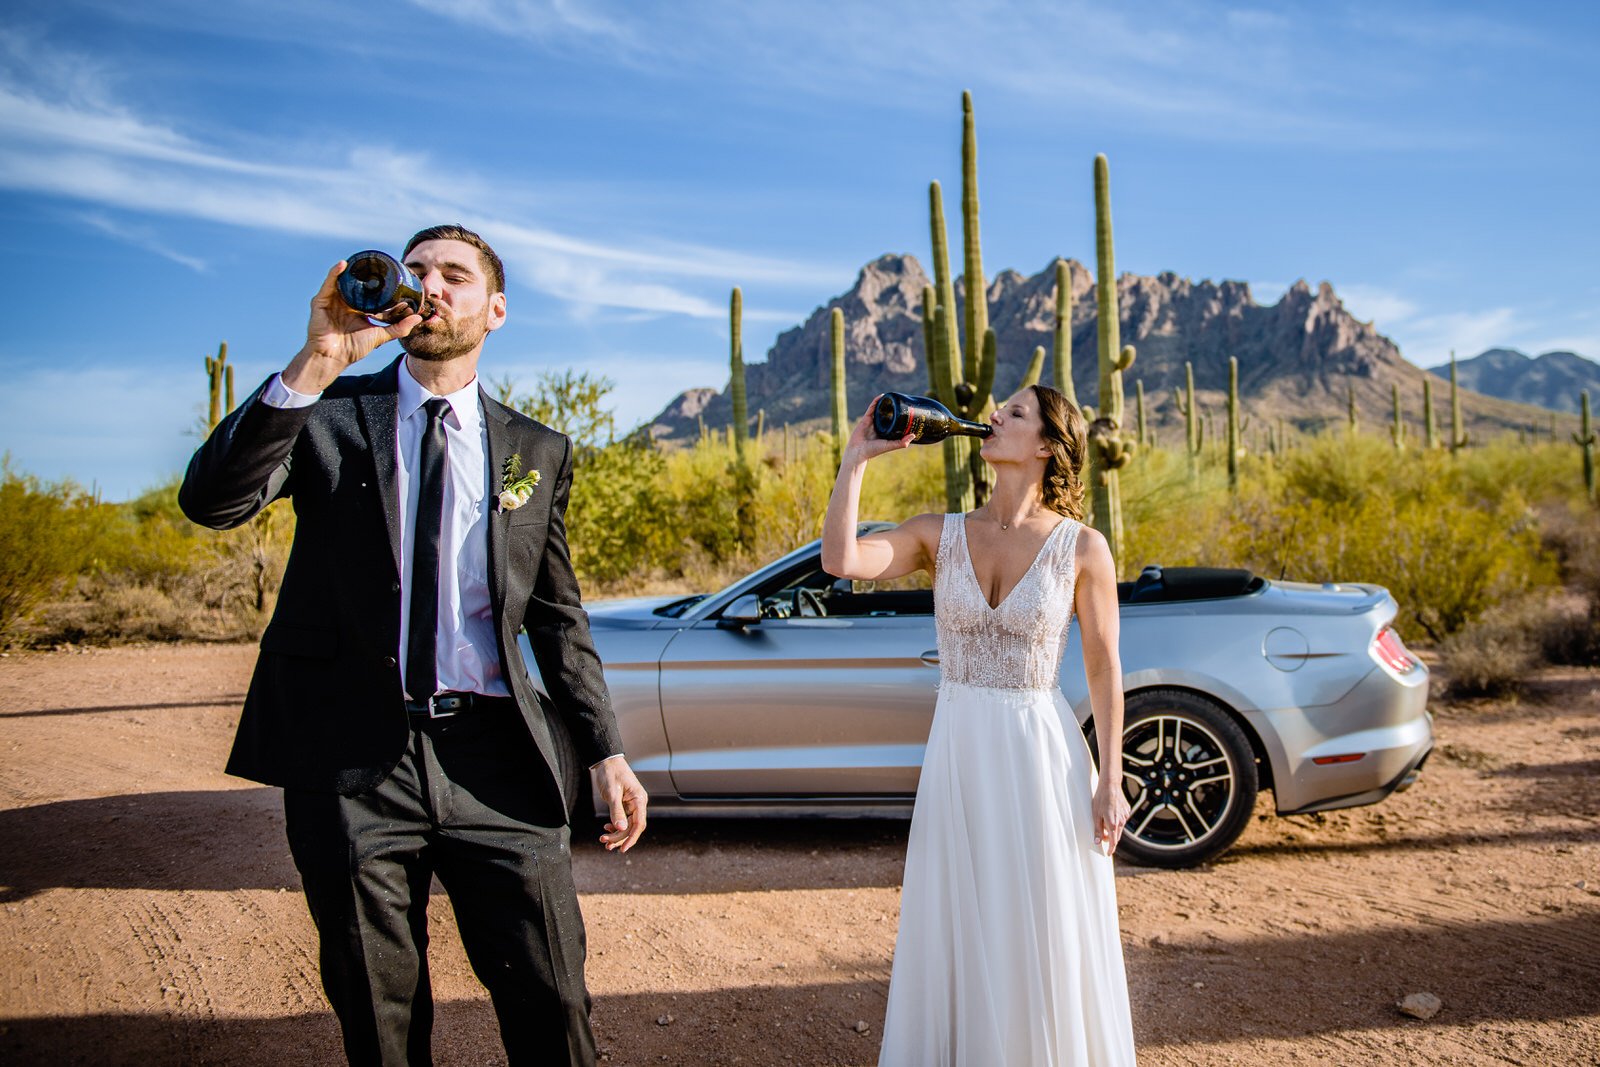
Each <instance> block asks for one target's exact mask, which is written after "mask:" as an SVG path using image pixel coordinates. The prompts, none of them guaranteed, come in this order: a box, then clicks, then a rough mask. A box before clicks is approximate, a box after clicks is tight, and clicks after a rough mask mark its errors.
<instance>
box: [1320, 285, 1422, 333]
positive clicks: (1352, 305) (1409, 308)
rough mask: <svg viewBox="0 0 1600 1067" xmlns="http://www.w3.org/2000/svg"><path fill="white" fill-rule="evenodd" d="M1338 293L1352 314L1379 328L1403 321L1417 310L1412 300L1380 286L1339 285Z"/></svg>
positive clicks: (1385, 327)
mask: <svg viewBox="0 0 1600 1067" xmlns="http://www.w3.org/2000/svg"><path fill="white" fill-rule="evenodd" d="M1338 293H1339V297H1340V299H1341V300H1343V301H1344V306H1345V308H1346V309H1347V310H1348V311H1349V312H1350V313H1351V314H1352V315H1354V316H1355V317H1356V318H1358V319H1361V320H1363V321H1366V322H1370V323H1373V324H1374V325H1375V326H1377V327H1378V329H1380V330H1383V329H1387V328H1390V327H1393V326H1395V325H1397V324H1399V323H1401V322H1404V321H1405V320H1407V319H1409V318H1411V317H1412V316H1413V315H1415V314H1416V313H1417V310H1418V309H1417V305H1416V303H1415V302H1414V301H1412V300H1409V299H1407V298H1406V297H1404V296H1401V295H1400V294H1399V293H1397V292H1394V291H1393V290H1390V289H1386V288H1384V287H1382V286H1376V285H1362V284H1360V283H1353V284H1347V285H1341V286H1339V287H1338Z"/></svg>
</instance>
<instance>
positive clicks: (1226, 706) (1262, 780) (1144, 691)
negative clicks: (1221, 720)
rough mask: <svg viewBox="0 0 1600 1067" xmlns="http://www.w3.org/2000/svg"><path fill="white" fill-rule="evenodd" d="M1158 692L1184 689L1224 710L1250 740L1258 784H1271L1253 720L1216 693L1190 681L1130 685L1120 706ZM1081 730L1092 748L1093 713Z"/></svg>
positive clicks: (1269, 762)
mask: <svg viewBox="0 0 1600 1067" xmlns="http://www.w3.org/2000/svg"><path fill="white" fill-rule="evenodd" d="M1158 692H1165V693H1186V694H1188V695H1189V696H1195V697H1199V698H1200V699H1202V700H1209V701H1210V702H1211V703H1213V704H1215V705H1216V706H1217V707H1218V708H1219V709H1221V710H1222V711H1223V712H1224V713H1226V714H1227V716H1228V718H1230V719H1232V720H1233V722H1234V725H1236V726H1238V727H1239V731H1240V732H1241V733H1243V734H1244V737H1245V740H1246V741H1248V742H1250V751H1251V752H1252V753H1253V754H1254V755H1255V759H1256V778H1257V780H1258V782H1259V784H1260V788H1262V789H1272V788H1273V780H1274V774H1273V767H1272V757H1271V754H1270V753H1269V752H1268V751H1267V746H1266V744H1265V743H1264V742H1263V741H1262V740H1261V734H1260V733H1259V732H1258V731H1257V730H1256V727H1255V724H1253V723H1252V722H1251V721H1250V719H1249V718H1248V717H1247V716H1245V715H1244V714H1243V713H1242V712H1240V711H1239V709H1238V708H1236V707H1234V706H1233V705H1232V704H1230V703H1228V702H1227V701H1226V700H1224V699H1223V698H1221V697H1220V696H1218V695H1217V694H1216V693H1211V692H1207V691H1206V690H1204V689H1200V688H1197V687H1195V686H1192V685H1174V684H1171V683H1163V684H1150V685H1142V686H1139V687H1138V688H1137V689H1129V690H1127V691H1126V692H1124V693H1123V694H1122V703H1123V706H1124V707H1126V706H1127V705H1128V703H1129V702H1131V701H1132V700H1133V699H1134V698H1135V697H1141V696H1142V697H1148V696H1150V695H1151V694H1153V693H1158ZM1083 734H1084V737H1085V738H1087V739H1088V740H1089V742H1090V751H1094V745H1093V742H1094V716H1093V715H1091V716H1090V717H1089V718H1088V719H1086V720H1084V723H1083Z"/></svg>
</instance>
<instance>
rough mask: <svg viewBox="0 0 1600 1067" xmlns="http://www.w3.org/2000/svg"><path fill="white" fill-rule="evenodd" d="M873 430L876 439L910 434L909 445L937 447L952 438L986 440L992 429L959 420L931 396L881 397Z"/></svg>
mask: <svg viewBox="0 0 1600 1067" xmlns="http://www.w3.org/2000/svg"><path fill="white" fill-rule="evenodd" d="M872 428H873V430H875V431H876V432H877V434H878V436H879V437H882V438H885V439H887V440H897V439H899V438H901V437H904V436H905V435H906V433H907V432H908V431H909V432H910V433H911V435H912V438H913V440H912V443H913V444H919V445H931V444H936V443H937V442H939V441H943V440H944V439H945V438H946V437H950V436H952V435H957V434H959V435H963V436H966V437H988V436H989V435H990V434H992V433H994V427H993V426H990V425H989V424H987V423H983V422H968V421H967V420H965V419H958V418H956V417H955V416H954V415H952V414H951V413H950V409H949V408H947V407H945V406H944V405H943V404H941V403H939V402H938V401H937V400H935V399H934V398H933V397H931V396H908V395H906V394H905V393H884V394H883V395H882V396H880V397H879V398H878V403H877V404H876V405H875V406H874V407H873V409H872Z"/></svg>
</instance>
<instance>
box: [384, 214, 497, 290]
mask: <svg viewBox="0 0 1600 1067" xmlns="http://www.w3.org/2000/svg"><path fill="white" fill-rule="evenodd" d="M424 241H464V242H466V243H467V244H469V245H471V246H472V247H473V248H476V249H477V250H478V260H479V262H481V263H482V264H483V274H484V278H485V279H486V280H487V281H488V283H489V292H491V293H503V292H505V291H506V268H505V265H504V264H503V263H501V262H500V257H499V256H497V255H495V251H494V249H492V248H490V247H489V242H488V241H485V240H484V239H483V238H482V237H479V236H478V235H477V234H475V233H473V232H472V231H471V230H469V229H467V228H466V227H465V226H462V225H460V224H459V223H450V224H447V225H444V226H429V227H428V228H427V229H426V230H418V231H417V232H416V233H415V234H413V235H412V237H411V240H409V241H407V242H406V250H405V251H404V252H402V253H400V257H401V258H402V259H404V258H405V257H406V256H409V255H410V254H411V250H412V249H413V248H415V247H417V246H418V245H420V244H421V243H422V242H424Z"/></svg>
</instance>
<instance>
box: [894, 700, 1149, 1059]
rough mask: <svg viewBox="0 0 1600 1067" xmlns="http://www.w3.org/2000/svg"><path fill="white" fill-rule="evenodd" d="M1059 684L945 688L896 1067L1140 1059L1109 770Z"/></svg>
mask: <svg viewBox="0 0 1600 1067" xmlns="http://www.w3.org/2000/svg"><path fill="white" fill-rule="evenodd" d="M1071 721H1073V719H1072V712H1071V709H1070V708H1069V707H1068V705H1067V701H1066V698H1065V697H1064V696H1062V695H1061V692H1060V690H1058V689H1050V690H1046V689H1031V690H1019V689H990V688H981V687H976V686H967V685H960V684H958V683H952V682H949V681H945V682H943V683H942V684H941V685H940V687H939V699H938V703H937V706H936V710H935V712H934V718H933V729H932V731H931V733H930V735H929V737H928V749H927V754H926V756H925V757H924V759H923V764H922V778H921V782H920V784H919V785H918V786H917V802H916V808H915V811H914V813H913V815H912V818H911V836H910V841H909V844H908V846H907V850H906V871H905V881H904V889H903V891H902V894H901V898H900V930H899V935H898V937H897V939H896V941H895V951H894V971H893V974H892V976H891V978H890V982H889V1009H888V1017H887V1019H886V1020H885V1022H884V1028H883V1048H882V1051H881V1052H880V1054H879V1060H878V1062H879V1064H880V1067H902V1065H904V1067H932V1065H937V1064H950V1065H958V1067H984V1065H991V1064H993V1065H999V1064H1005V1065H1007V1067H1022V1065H1030V1067H1044V1065H1066V1064H1072V1065H1078V1067H1091V1065H1092V1067H1122V1065H1124V1064H1132V1063H1133V1062H1134V1052H1133V1026H1132V1022H1131V1020H1130V1018H1129V1014H1128V984H1127V977H1126V975H1125V973H1124V970H1123V963H1122V942H1121V940H1120V937H1119V934H1118V931H1117V895H1116V886H1115V884H1114V882H1113V879H1112V864H1111V860H1110V859H1109V858H1107V857H1106V856H1104V855H1102V854H1101V853H1100V850H1099V849H1098V848H1097V847H1096V846H1095V843H1094V819H1093V815H1092V813H1091V810H1090V800H1091V797H1092V796H1093V793H1094V769H1093V764H1092V762H1091V757H1090V753H1089V746H1088V744H1087V742H1086V741H1085V739H1084V737H1083V734H1082V732H1081V731H1080V730H1078V729H1076V728H1073V729H1070V730H1067V729H1064V728H1063V723H1066V722H1071Z"/></svg>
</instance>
